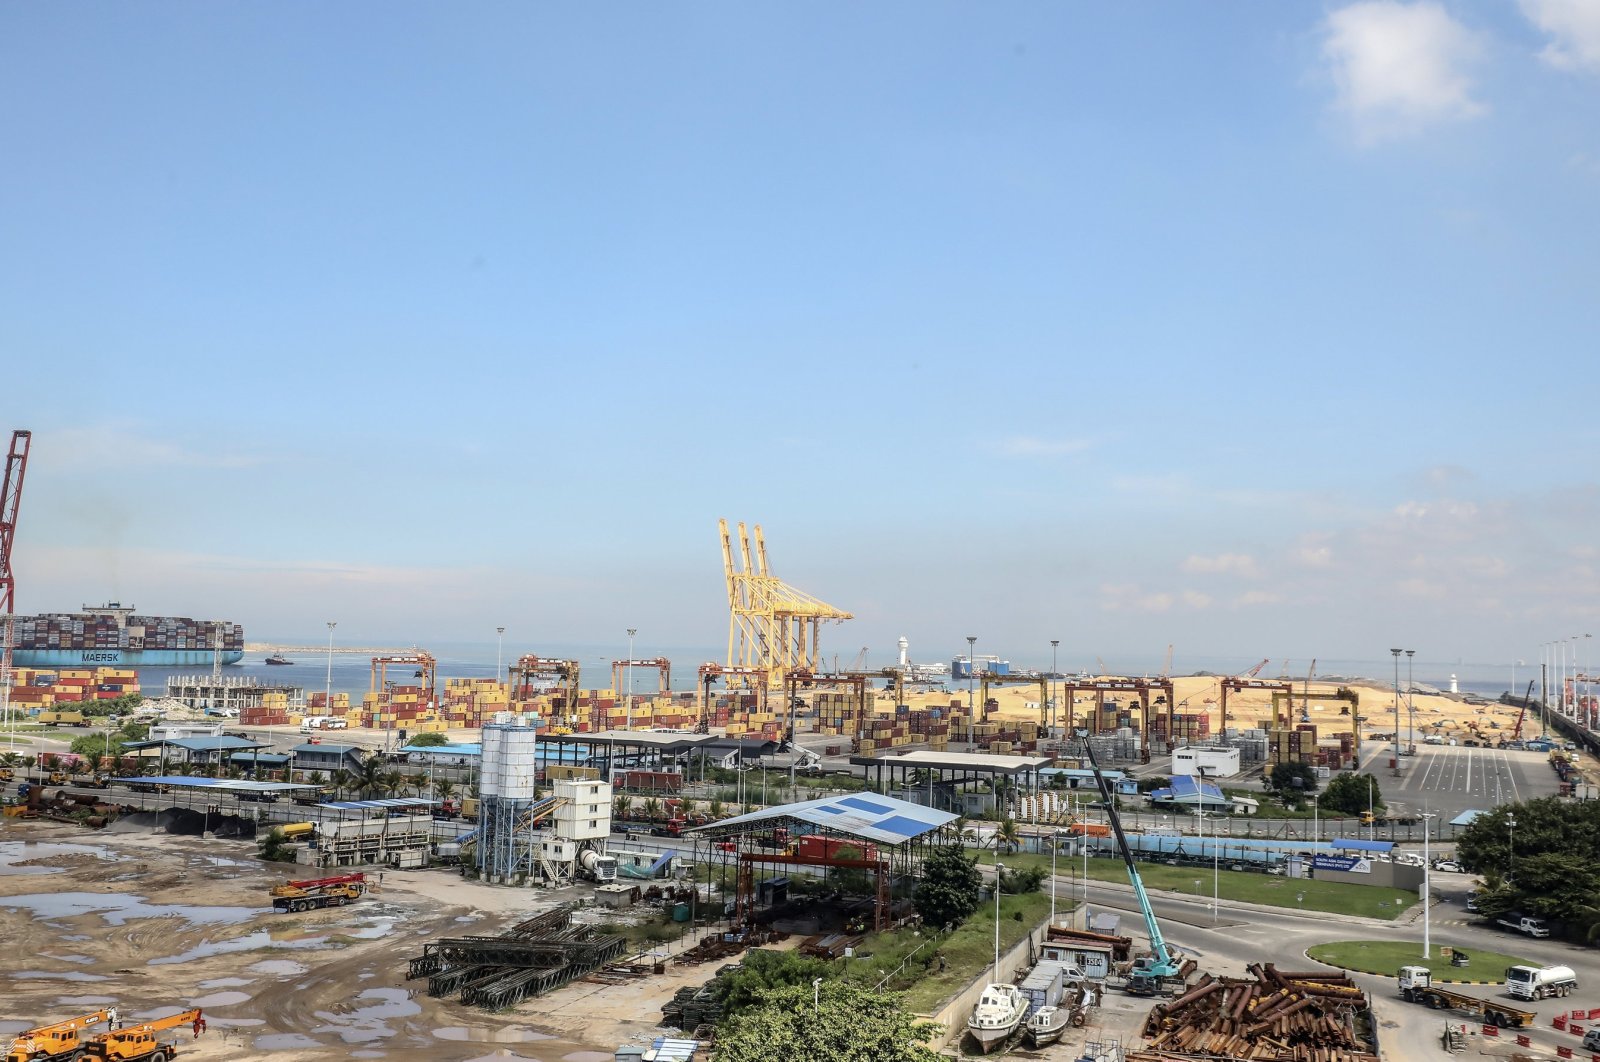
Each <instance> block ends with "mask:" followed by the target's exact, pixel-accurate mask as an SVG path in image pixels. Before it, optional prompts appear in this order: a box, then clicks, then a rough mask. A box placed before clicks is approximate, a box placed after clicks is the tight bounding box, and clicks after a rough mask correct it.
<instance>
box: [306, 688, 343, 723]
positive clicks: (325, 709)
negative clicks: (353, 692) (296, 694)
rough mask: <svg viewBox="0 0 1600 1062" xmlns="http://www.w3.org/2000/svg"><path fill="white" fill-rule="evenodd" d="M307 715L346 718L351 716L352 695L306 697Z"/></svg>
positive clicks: (314, 694) (337, 694)
mask: <svg viewBox="0 0 1600 1062" xmlns="http://www.w3.org/2000/svg"><path fill="white" fill-rule="evenodd" d="M306 714H307V715H331V716H338V717H340V718H344V717H345V716H347V715H349V714H350V695H349V694H348V693H335V694H334V695H333V696H331V697H330V696H328V694H327V693H312V694H309V695H308V696H307V697H306Z"/></svg>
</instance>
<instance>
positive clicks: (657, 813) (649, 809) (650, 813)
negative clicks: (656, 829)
mask: <svg viewBox="0 0 1600 1062" xmlns="http://www.w3.org/2000/svg"><path fill="white" fill-rule="evenodd" d="M644 817H645V818H647V819H649V820H650V821H651V822H654V821H656V820H657V819H659V818H660V817H661V801H659V800H657V799H656V798H655V797H650V798H649V799H648V800H646V801H645V802H644Z"/></svg>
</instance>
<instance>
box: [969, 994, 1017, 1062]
mask: <svg viewBox="0 0 1600 1062" xmlns="http://www.w3.org/2000/svg"><path fill="white" fill-rule="evenodd" d="M1027 1014H1028V997H1027V996H1025V995H1023V994H1022V989H1020V988H1018V987H1017V986H1016V985H1001V984H991V985H987V986H985V987H984V990H983V995H982V997H981V998H979V1000H978V1005H977V1006H976V1007H974V1008H972V1017H970V1018H968V1019H967V1033H968V1034H969V1035H970V1036H971V1037H972V1039H973V1041H974V1042H975V1043H976V1044H977V1045H978V1052H979V1053H980V1054H985V1055H986V1054H988V1053H989V1052H990V1051H993V1050H994V1049H995V1048H996V1047H999V1046H1000V1045H1001V1044H1003V1043H1005V1042H1006V1040H1007V1039H1008V1038H1009V1037H1010V1036H1011V1034H1012V1033H1014V1032H1016V1031H1017V1026H1019V1025H1021V1024H1022V1019H1023V1018H1025V1017H1027Z"/></svg>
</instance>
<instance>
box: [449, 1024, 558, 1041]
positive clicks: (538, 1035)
mask: <svg viewBox="0 0 1600 1062" xmlns="http://www.w3.org/2000/svg"><path fill="white" fill-rule="evenodd" d="M433 1035H434V1036H435V1037H437V1038H438V1039H440V1040H450V1041H453V1042H455V1043H472V1044H531V1043H535V1042H537V1041H539V1040H554V1039H555V1037H554V1036H551V1035H550V1034H549V1033H542V1032H535V1031H534V1030H532V1029H525V1028H523V1027H522V1026H520V1025H512V1026H509V1027H507V1028H504V1029H485V1028H483V1027H482V1026H477V1025H472V1026H465V1025H447V1026H445V1027H444V1028H442V1029H435V1030H433Z"/></svg>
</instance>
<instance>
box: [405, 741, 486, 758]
mask: <svg viewBox="0 0 1600 1062" xmlns="http://www.w3.org/2000/svg"><path fill="white" fill-rule="evenodd" d="M400 751H401V752H429V753H435V754H437V755H440V756H482V755H483V746H482V745H467V744H461V745H407V746H406V747H405V748H403V749H401V750H400Z"/></svg>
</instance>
